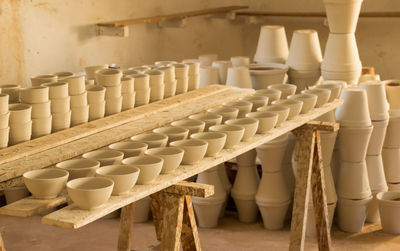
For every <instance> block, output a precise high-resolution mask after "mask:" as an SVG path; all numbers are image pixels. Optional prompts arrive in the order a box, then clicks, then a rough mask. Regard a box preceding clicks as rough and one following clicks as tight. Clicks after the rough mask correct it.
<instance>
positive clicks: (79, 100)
mask: <svg viewBox="0 0 400 251" xmlns="http://www.w3.org/2000/svg"><path fill="white" fill-rule="evenodd" d="M70 98H71V108H73V107H81V106H85V105H87V104H88V101H87V92H86V91H84V92H83V93H81V94H78V95H71V96H70Z"/></svg>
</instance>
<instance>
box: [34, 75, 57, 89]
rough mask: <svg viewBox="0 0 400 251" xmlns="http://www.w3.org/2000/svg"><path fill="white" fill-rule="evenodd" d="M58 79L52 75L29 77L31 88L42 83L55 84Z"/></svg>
mask: <svg viewBox="0 0 400 251" xmlns="http://www.w3.org/2000/svg"><path fill="white" fill-rule="evenodd" d="M57 80H58V77H57V76H56V75H53V74H47V75H38V76H34V77H31V83H32V86H40V85H41V84H44V83H55V82H57Z"/></svg>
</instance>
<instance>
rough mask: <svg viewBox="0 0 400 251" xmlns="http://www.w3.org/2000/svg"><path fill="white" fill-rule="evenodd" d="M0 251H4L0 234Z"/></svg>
mask: <svg viewBox="0 0 400 251" xmlns="http://www.w3.org/2000/svg"><path fill="white" fill-rule="evenodd" d="M0 251H6V247H5V246H4V242H3V238H2V237H1V233H0Z"/></svg>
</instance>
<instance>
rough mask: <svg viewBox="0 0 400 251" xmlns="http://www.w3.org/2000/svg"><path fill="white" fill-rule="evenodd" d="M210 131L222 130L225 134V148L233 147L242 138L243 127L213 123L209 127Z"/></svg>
mask: <svg viewBox="0 0 400 251" xmlns="http://www.w3.org/2000/svg"><path fill="white" fill-rule="evenodd" d="M209 130H210V132H222V133H225V134H226V136H227V137H226V142H225V146H224V148H225V149H230V148H233V147H234V146H235V145H237V144H238V143H239V142H240V141H241V140H242V138H243V135H244V128H243V127H242V126H236V125H215V126H211V127H210V128H209Z"/></svg>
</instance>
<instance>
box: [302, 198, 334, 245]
mask: <svg viewBox="0 0 400 251" xmlns="http://www.w3.org/2000/svg"><path fill="white" fill-rule="evenodd" d="M310 199H311V198H310ZM327 207H328V227H329V228H331V227H332V222H333V216H334V215H335V209H336V203H333V204H328V205H327ZM315 224H316V223H315V211H314V207H313V205H312V203H309V204H308V214H307V226H306V236H308V237H314V238H315V237H316V236H317V229H316V225H315Z"/></svg>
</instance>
